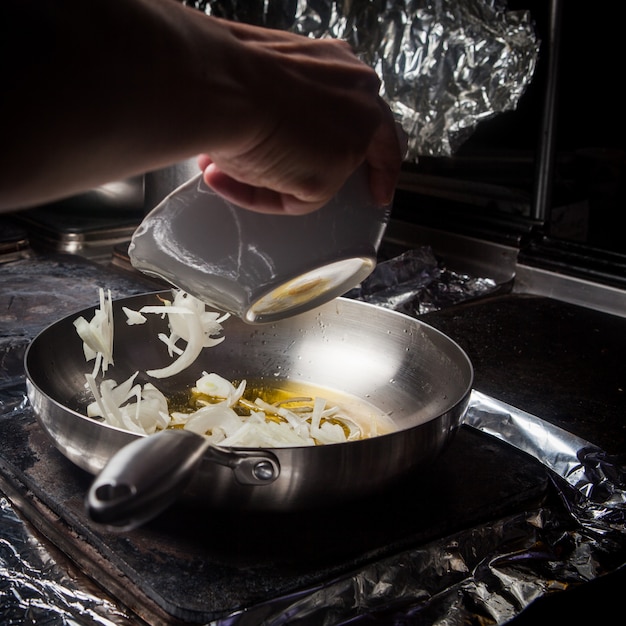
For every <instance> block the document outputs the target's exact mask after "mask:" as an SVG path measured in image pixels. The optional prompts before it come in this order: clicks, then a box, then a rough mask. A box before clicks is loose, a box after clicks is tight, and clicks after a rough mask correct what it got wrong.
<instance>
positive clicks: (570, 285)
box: [385, 219, 626, 317]
mask: <svg viewBox="0 0 626 626" xmlns="http://www.w3.org/2000/svg"><path fill="white" fill-rule="evenodd" d="M385 241H388V242H391V243H394V244H397V245H402V246H405V247H407V248H410V247H415V246H419V245H429V246H431V247H432V249H433V252H434V253H435V254H436V255H437V256H440V257H441V258H442V259H444V260H445V263H446V265H447V266H448V267H449V268H450V269H452V270H454V271H457V272H462V273H467V274H470V275H472V276H477V277H482V278H491V279H492V280H494V281H495V282H496V283H497V284H498V285H503V284H507V283H510V284H511V286H512V287H511V291H512V293H516V294H527V295H536V296H543V297H547V298H553V299H556V300H560V301H562V302H567V303H569V304H575V305H578V306H582V307H585V308H589V309H593V310H596V311H601V312H604V313H609V314H612V315H617V316H619V317H626V290H624V289H620V288H618V287H614V286H610V285H606V284H603V283H600V282H594V281H592V280H587V279H585V278H580V277H576V276H570V275H567V274H564V273H559V272H555V271H551V270H548V269H543V268H539V267H534V266H531V265H528V264H525V263H522V262H520V261H519V258H518V257H519V252H520V251H519V248H517V247H515V246H507V245H504V244H501V243H495V242H492V241H488V240H485V239H478V238H475V237H471V236H468V235H463V234H458V233H452V232H448V231H443V230H438V229H434V228H430V227H426V226H421V225H419V224H414V223H409V222H404V221H399V220H393V219H392V220H390V222H389V225H388V227H387V232H386V234H385Z"/></svg>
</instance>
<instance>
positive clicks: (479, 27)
mask: <svg viewBox="0 0 626 626" xmlns="http://www.w3.org/2000/svg"><path fill="white" fill-rule="evenodd" d="M185 4H187V5H190V6H194V7H196V8H198V9H200V10H202V11H204V12H205V13H207V14H209V15H215V16H217V17H224V18H227V19H233V20H238V21H242V22H246V23H251V24H256V25H260V26H267V27H270V28H279V29H282V30H290V31H293V32H297V33H300V34H303V35H307V36H311V37H316V38H321V37H334V38H337V39H344V40H346V41H348V42H349V43H350V44H351V45H352V47H353V49H354V50H355V52H356V53H357V54H358V56H359V57H360V58H361V59H362V60H363V61H364V62H365V63H367V64H368V65H369V66H370V67H372V68H374V69H375V70H376V72H377V74H378V76H379V77H380V79H381V82H382V87H381V96H382V97H383V98H384V99H385V100H386V101H387V103H388V104H389V105H390V107H391V109H392V110H393V112H394V114H395V116H396V119H397V120H398V122H399V123H400V124H401V125H402V127H403V129H404V131H405V132H406V133H407V135H408V154H407V159H408V160H417V159H418V157H419V156H451V155H452V154H453V153H454V152H455V151H456V150H457V149H458V148H459V147H460V146H461V145H462V143H463V142H464V141H466V140H467V138H468V137H469V136H470V135H471V134H472V132H473V130H474V129H475V127H476V125H477V124H478V123H480V122H481V121H483V120H486V119H489V118H491V117H493V116H494V115H497V114H498V113H502V112H504V111H509V110H514V109H515V108H516V107H517V104H518V102H519V99H520V97H521V96H522V95H523V93H524V91H525V89H526V87H527V86H528V84H529V83H530V81H531V80H532V77H533V74H534V71H535V67H536V63H537V59H538V54H539V45H540V42H539V40H538V38H537V36H536V34H535V31H534V24H533V22H532V18H531V15H530V13H529V12H528V11H508V10H507V6H506V2H504V0H460V1H459V0H387V1H383V0H344V1H335V0H262V1H260V0H259V1H256V2H250V1H237V0H185Z"/></svg>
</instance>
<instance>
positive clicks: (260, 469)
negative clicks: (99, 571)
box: [85, 429, 280, 530]
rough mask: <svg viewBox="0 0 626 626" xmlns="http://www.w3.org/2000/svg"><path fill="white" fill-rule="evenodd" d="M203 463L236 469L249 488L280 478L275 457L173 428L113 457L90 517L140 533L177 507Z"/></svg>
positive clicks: (93, 496)
mask: <svg viewBox="0 0 626 626" xmlns="http://www.w3.org/2000/svg"><path fill="white" fill-rule="evenodd" d="M203 458H205V459H208V460H209V461H213V462H215V463H218V464H219V465H224V466H226V467H230V468H231V469H232V471H233V474H234V476H235V479H236V480H237V482H239V483H241V484H244V485H253V486H254V485H259V486H260V485H268V484H270V483H272V482H274V481H275V480H276V479H277V478H278V476H279V475H280V465H279V463H278V459H277V458H276V456H275V455H273V454H272V453H271V452H268V451H265V450H256V449H255V450H249V451H247V450H237V451H235V450H226V449H223V448H218V447H216V446H213V445H212V444H211V443H209V441H208V439H207V438H206V437H203V436H201V435H197V434H195V433H192V432H189V431H186V430H180V429H168V430H164V431H162V432H160V433H157V434H156V435H150V436H148V437H139V438H138V439H136V440H135V441H133V442H132V443H129V444H128V445H126V446H124V447H123V448H122V449H121V450H119V451H118V452H117V453H116V454H114V455H113V456H112V457H111V459H110V460H109V462H108V463H107V465H106V466H105V467H104V469H103V470H102V472H100V474H99V475H98V476H97V478H96V479H95V480H94V482H93V483H92V485H91V487H90V489H89V492H88V493H87V497H86V502H85V504H86V508H87V513H88V514H89V517H90V518H91V519H92V520H93V521H94V522H97V523H99V524H104V525H106V526H109V527H110V528H111V529H115V530H131V529H133V528H137V527H138V526H141V525H142V524H144V523H146V522H147V521H149V520H151V519H153V518H155V517H156V516H157V515H158V514H159V513H161V512H162V511H164V510H165V509H166V508H168V507H169V506H170V505H171V504H173V503H174V501H175V500H176V499H177V498H178V497H179V496H180V494H181V493H182V492H183V491H184V489H185V487H186V486H187V485H188V484H189V483H190V482H191V479H192V478H193V476H194V474H195V472H196V470H197V469H198V467H199V465H200V461H201V460H202V459H203Z"/></svg>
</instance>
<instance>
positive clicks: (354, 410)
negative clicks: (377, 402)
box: [168, 379, 395, 435]
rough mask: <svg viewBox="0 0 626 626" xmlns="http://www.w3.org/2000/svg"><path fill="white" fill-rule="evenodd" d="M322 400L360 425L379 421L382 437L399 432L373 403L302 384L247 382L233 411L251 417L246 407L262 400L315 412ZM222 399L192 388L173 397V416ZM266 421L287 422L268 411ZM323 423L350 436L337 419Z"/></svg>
mask: <svg viewBox="0 0 626 626" xmlns="http://www.w3.org/2000/svg"><path fill="white" fill-rule="evenodd" d="M240 382H241V381H239V380H233V381H231V383H232V384H233V385H234V386H235V387H237V386H238V385H239V383H240ZM320 397H321V398H324V399H325V400H326V401H327V404H328V405H332V406H337V407H339V409H340V412H341V413H342V414H343V415H345V416H346V417H348V418H350V419H352V420H354V421H356V422H357V423H360V424H372V423H374V422H376V423H377V424H378V425H379V427H380V432H379V433H378V434H383V433H385V432H391V431H393V430H395V427H394V425H393V423H392V422H391V420H390V418H389V416H388V415H385V414H384V412H383V411H381V410H380V409H378V408H376V407H375V406H374V405H373V404H371V403H370V402H369V401H366V400H362V399H359V398H357V397H355V396H352V395H349V394H346V393H344V392H339V391H336V390H332V389H328V388H325V387H321V386H317V385H312V384H310V383H304V382H300V381H292V380H282V381H274V380H272V381H269V380H265V379H258V380H250V379H246V389H245V391H244V394H243V396H242V400H243V402H241V401H240V402H239V403H238V404H237V405H236V406H235V407H233V408H234V410H235V411H236V412H237V413H238V414H239V415H240V416H246V415H250V409H248V408H247V407H246V405H250V406H252V405H254V402H255V400H256V399H257V398H259V399H261V400H262V401H264V402H266V403H267V404H271V405H279V406H281V407H284V408H286V409H289V410H290V411H294V412H302V411H305V412H306V411H311V410H312V408H313V403H314V401H315V398H320ZM222 400H224V398H220V397H216V396H208V395H206V394H201V393H198V392H197V391H194V389H193V387H192V388H189V389H186V390H183V391H180V392H179V393H176V394H172V395H171V396H169V397H168V405H169V410H170V412H172V413H173V412H179V413H193V412H194V411H196V410H198V409H199V408H200V407H202V406H204V405H206V404H207V403H210V404H215V403H218V402H221V401H222ZM266 419H269V420H272V421H285V420H284V418H283V417H281V416H279V415H277V414H275V415H271V414H270V413H268V412H266ZM323 421H330V422H331V423H333V424H338V425H340V426H341V427H342V428H343V429H344V431H346V435H347V434H349V432H348V430H347V427H346V425H345V424H344V423H342V422H341V421H340V420H335V419H334V418H332V417H330V418H328V420H326V418H324V419H323ZM377 430H379V428H377Z"/></svg>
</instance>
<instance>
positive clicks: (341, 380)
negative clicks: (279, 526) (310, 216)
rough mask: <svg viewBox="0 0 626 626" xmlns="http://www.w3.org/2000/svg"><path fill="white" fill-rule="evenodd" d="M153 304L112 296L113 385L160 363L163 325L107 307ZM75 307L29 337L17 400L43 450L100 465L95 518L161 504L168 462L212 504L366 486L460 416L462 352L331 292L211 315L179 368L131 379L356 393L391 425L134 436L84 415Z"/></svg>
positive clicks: (427, 453)
mask: <svg viewBox="0 0 626 626" xmlns="http://www.w3.org/2000/svg"><path fill="white" fill-rule="evenodd" d="M160 295H161V296H165V297H169V296H170V294H169V292H161V293H160ZM156 303H157V294H156V293H155V294H145V295H141V296H133V297H130V298H125V299H122V300H118V301H116V302H114V303H113V309H114V319H115V343H114V361H115V364H114V366H113V367H112V368H110V369H109V371H108V372H107V377H110V378H113V379H115V380H116V381H117V382H121V381H122V380H125V379H126V378H128V376H130V375H131V374H133V373H134V372H136V371H139V372H144V371H145V370H147V369H154V368H159V367H163V366H165V365H167V364H168V363H169V362H170V360H171V359H170V358H169V357H168V356H167V351H166V348H165V346H164V345H163V344H162V343H161V342H160V341H158V340H156V336H157V334H158V333H159V332H167V322H166V321H165V320H163V319H161V318H160V316H156V315H151V316H149V319H148V322H147V323H146V324H144V325H140V326H128V325H127V324H126V323H125V320H126V316H125V315H124V313H123V312H122V310H121V308H122V306H126V307H129V308H131V309H139V308H141V307H142V306H144V305H147V304H156ZM80 315H82V316H84V317H86V318H87V319H91V317H92V316H93V309H87V310H85V311H80V312H77V313H76V314H74V315H70V316H68V317H66V318H64V319H62V320H60V321H58V322H56V323H54V324H52V325H51V326H50V327H48V328H47V329H45V330H44V331H42V332H41V333H40V334H39V335H38V336H37V337H36V338H35V339H34V340H33V342H32V343H31V345H30V347H29V349H28V351H27V353H26V357H25V367H26V376H27V386H28V397H29V400H30V402H31V404H32V406H33V408H34V411H35V413H36V416H37V419H38V421H39V422H40V424H41V426H42V428H43V429H44V430H45V431H46V432H47V433H48V435H49V436H50V437H51V439H52V441H53V442H54V444H55V445H56V447H57V448H58V449H59V450H60V451H61V452H62V453H63V454H64V455H65V456H66V457H67V458H68V459H70V460H71V461H72V462H73V463H75V464H76V465H77V466H79V467H80V468H82V469H84V470H86V471H87V472H89V473H91V474H94V475H97V474H100V473H101V472H102V474H101V475H100V476H99V478H97V479H96V482H95V483H94V488H92V490H91V492H90V498H92V499H91V500H90V504H91V506H90V507H89V508H90V511H91V513H92V517H94V519H96V521H101V522H105V523H109V524H119V525H125V526H132V525H137V524H138V523H141V522H142V521H145V519H148V518H149V517H151V516H153V515H154V514H156V509H155V510H154V511H152V509H151V507H153V502H152V500H154V499H156V500H158V502H159V507H160V508H162V507H163V506H165V505H166V504H169V502H170V501H171V500H172V499H173V497H174V496H178V495H180V493H179V492H180V491H181V490H182V489H181V487H180V484H179V483H177V484H176V485H174V484H169V482H168V480H169V477H170V476H171V475H173V474H175V473H177V472H178V470H180V471H183V470H184V472H183V473H186V478H185V481H184V482H186V483H187V484H186V486H185V489H184V497H185V498H186V499H191V500H192V502H196V503H198V504H206V505H209V506H212V507H222V508H226V507H229V508H237V509H255V510H273V511H281V510H283V511H285V510H294V509H302V508H309V507H315V506H318V505H322V504H323V505H328V504H331V503H333V502H336V501H338V500H345V499H346V498H349V497H361V496H364V495H367V494H370V493H373V492H375V491H377V490H380V489H382V488H384V487H385V486H386V485H389V484H391V483H392V482H394V481H395V480H396V479H398V478H399V477H401V476H403V475H405V474H406V473H407V472H409V471H410V470H412V469H414V468H416V467H418V466H420V465H423V464H428V463H430V462H432V460H433V459H434V458H435V457H436V456H437V455H439V453H440V452H441V451H442V450H443V449H444V448H445V446H446V445H447V444H448V443H449V441H450V439H451V437H452V436H453V435H454V432H455V430H456V429H457V427H458V425H459V424H460V422H461V420H462V417H463V414H464V411H465V409H466V406H467V402H468V400H469V394H470V391H471V387H472V383H473V369H472V365H471V362H470V360H469V358H468V357H467V355H466V354H465V352H464V351H463V350H462V349H461V348H460V347H459V346H458V345H457V344H456V343H455V342H454V341H452V340H451V339H450V338H449V337H447V336H446V335H444V334H443V333H441V332H440V331H438V330H436V329H434V328H432V327H430V326H428V325H426V324H424V323H422V322H420V321H418V320H416V319H413V318H410V317H408V316H405V315H402V314H400V313H396V312H393V311H389V310H386V309H382V308H379V307H376V306H373V305H369V304H365V303H362V302H358V301H353V300H348V299H344V298H338V299H336V300H334V301H332V302H330V303H328V304H325V305H324V306H322V307H320V308H318V309H315V310H313V311H309V312H307V313H304V314H302V315H299V316H296V317H292V318H289V319H285V320H281V321H279V322H276V323H272V324H267V325H260V326H251V325H249V324H246V323H244V322H242V321H241V320H239V319H237V318H234V317H233V318H230V319H228V320H227V321H226V322H224V334H225V336H226V339H225V341H223V342H222V343H221V344H219V345H218V346H215V347H212V348H207V349H205V350H204V351H203V353H202V354H201V355H200V357H199V358H198V360H197V361H196V363H194V365H192V366H191V367H189V368H188V369H187V370H185V371H184V372H182V373H180V374H178V375H177V376H174V377H172V378H169V379H163V380H150V379H149V377H147V376H146V375H143V379H141V380H140V379H139V378H138V379H137V382H140V383H142V384H143V383H144V382H148V381H149V380H150V382H153V383H154V384H155V385H156V386H157V387H158V388H159V389H161V391H163V392H164V393H165V394H168V393H174V392H177V391H180V390H181V389H183V388H186V387H189V386H191V385H193V384H194V383H195V381H196V380H197V379H198V378H199V377H200V376H201V375H202V373H203V371H212V372H217V373H218V374H220V375H221V376H223V377H225V378H227V379H229V380H241V379H243V378H245V379H248V380H259V379H264V380H266V381H269V382H272V381H274V382H276V384H278V385H279V384H280V381H281V380H285V379H288V380H294V381H300V382H304V383H309V384H314V385H317V386H322V387H327V388H330V389H334V390H338V391H340V392H344V393H348V394H351V395H353V396H356V397H359V398H364V399H367V401H368V402H370V403H371V404H374V405H375V406H377V407H378V408H379V409H381V410H382V411H385V412H388V413H389V414H390V416H391V417H392V419H393V420H394V421H395V423H396V424H397V425H398V426H399V430H398V431H397V432H394V433H391V434H387V435H383V436H379V437H375V438H371V439H366V440H361V441H353V442H348V443H341V444H333V445H325V446H314V447H290V448H273V449H271V450H260V449H249V448H248V449H219V448H215V447H209V448H208V449H207V448H206V445H205V443H204V438H203V437H200V436H198V435H193V437H189V438H185V437H184V436H183V437H182V438H179V436H178V435H175V434H174V435H172V433H173V432H174V431H164V433H169V434H166V435H165V436H164V437H162V436H161V435H160V434H157V435H152V436H150V437H139V436H137V435H135V434H133V433H130V432H127V431H124V430H121V429H117V428H114V427H111V426H108V425H105V424H103V423H101V422H99V421H96V420H94V419H91V418H88V417H86V415H85V407H86V405H87V404H88V403H89V402H91V400H92V398H91V396H90V393H89V392H88V390H87V387H86V384H85V374H86V373H87V372H90V371H91V368H92V364H91V363H87V362H86V361H85V357H84V354H83V349H82V341H81V339H80V338H79V337H78V335H77V334H76V331H75V329H74V326H73V321H74V320H75V319H76V318H77V317H78V316H80ZM141 376H142V374H140V377H141ZM159 438H160V439H159ZM148 439H150V440H155V443H154V444H152V443H150V446H149V447H148V450H147V452H146V451H145V450H143V451H142V450H139V451H138V452H137V451H135V452H133V448H128V447H126V446H127V444H130V443H132V442H137V440H140V441H141V443H135V444H134V445H135V446H137V445H140V446H141V447H144V448H145V444H146V443H147V440H148ZM152 446H155V448H152ZM123 448H124V449H125V450H124V452H122V453H121V454H122V456H123V457H125V458H122V461H121V464H122V469H123V472H122V474H123V476H120V474H119V472H120V465H119V464H120V457H119V455H118V456H117V457H116V458H117V461H116V464H115V467H114V468H113V469H111V465H110V464H109V466H107V464H108V463H109V461H110V460H111V458H112V457H114V455H116V453H118V451H120V450H122V449H123ZM155 450H156V452H155ZM168 458H169V459H170V464H169V465H165V462H166V460H167V459H168ZM105 466H107V469H106V470H105V471H104V472H103V469H104V468H105ZM183 466H184V467H183ZM129 467H131V469H130V470H129V469H128V468H129ZM129 471H130V474H131V475H132V477H131V478H129V477H128V472H129ZM107 472H108V474H107ZM124 472H125V473H124ZM98 481H100V482H99V483H98ZM133 481H134V482H133ZM144 489H148V490H149V491H150V490H152V492H153V493H152V494H149V495H151V497H152V500H151V499H150V497H148V498H143V496H145V494H144V493H143V491H144ZM166 492H167V493H166ZM118 505H119V506H118Z"/></svg>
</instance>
